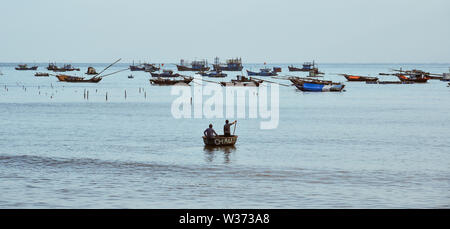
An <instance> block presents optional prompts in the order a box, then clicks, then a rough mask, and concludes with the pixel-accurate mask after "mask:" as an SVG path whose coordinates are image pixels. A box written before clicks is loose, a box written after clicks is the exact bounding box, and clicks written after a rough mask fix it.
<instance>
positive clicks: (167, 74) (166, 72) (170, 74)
mask: <svg viewBox="0 0 450 229" xmlns="http://www.w3.org/2000/svg"><path fill="white" fill-rule="evenodd" d="M150 74H151V75H152V77H179V76H182V75H180V74H178V73H173V71H172V70H163V71H162V73H155V72H150Z"/></svg>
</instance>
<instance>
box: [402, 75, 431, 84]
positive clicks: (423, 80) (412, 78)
mask: <svg viewBox="0 0 450 229" xmlns="http://www.w3.org/2000/svg"><path fill="white" fill-rule="evenodd" d="M396 76H397V78H398V79H399V80H400V81H403V82H414V83H426V82H427V81H428V80H429V79H430V78H428V77H424V76H421V77H415V76H410V77H406V76H405V75H403V74H396Z"/></svg>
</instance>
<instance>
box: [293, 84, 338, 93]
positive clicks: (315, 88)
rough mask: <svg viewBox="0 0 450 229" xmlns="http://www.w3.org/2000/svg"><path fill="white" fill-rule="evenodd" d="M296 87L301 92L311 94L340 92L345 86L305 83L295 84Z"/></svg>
mask: <svg viewBox="0 0 450 229" xmlns="http://www.w3.org/2000/svg"><path fill="white" fill-rule="evenodd" d="M295 86H296V87H297V88H298V89H299V90H301V91H311V92H326V91H331V92H340V91H342V90H343V89H344V87H345V85H344V84H315V83H303V84H295Z"/></svg>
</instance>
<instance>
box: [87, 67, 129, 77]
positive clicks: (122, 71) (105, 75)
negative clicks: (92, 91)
mask: <svg viewBox="0 0 450 229" xmlns="http://www.w3.org/2000/svg"><path fill="white" fill-rule="evenodd" d="M128 69H129V68H124V69H122V70H119V71H115V72H113V73H108V74H106V75H104V76H102V77H101V78H103V77H105V76H109V75H113V74H116V73H119V72H123V71H126V70H128ZM95 77H96V76H94V77H92V78H95Z"/></svg>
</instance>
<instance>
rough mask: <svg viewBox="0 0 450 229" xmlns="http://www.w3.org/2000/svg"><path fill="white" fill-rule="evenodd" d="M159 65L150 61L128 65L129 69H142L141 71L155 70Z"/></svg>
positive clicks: (157, 69)
mask: <svg viewBox="0 0 450 229" xmlns="http://www.w3.org/2000/svg"><path fill="white" fill-rule="evenodd" d="M159 69H160V68H159V67H157V66H156V65H155V64H150V63H142V64H137V65H135V64H134V61H133V64H132V65H130V71H143V72H156V71H159Z"/></svg>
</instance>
